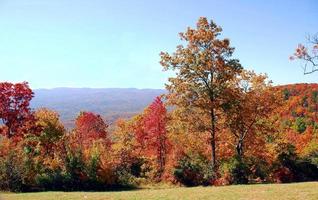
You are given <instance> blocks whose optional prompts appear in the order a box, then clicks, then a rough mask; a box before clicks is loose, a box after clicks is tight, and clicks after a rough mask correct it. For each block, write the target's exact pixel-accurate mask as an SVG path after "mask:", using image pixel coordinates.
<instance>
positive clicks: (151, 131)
mask: <svg viewBox="0 0 318 200" xmlns="http://www.w3.org/2000/svg"><path fill="white" fill-rule="evenodd" d="M143 121H144V132H145V133H146V134H145V135H144V136H145V137H144V138H143V139H144V140H145V143H146V146H147V150H148V151H149V150H154V155H155V156H156V159H157V165H158V177H159V178H160V177H161V175H162V173H163V172H164V168H165V164H166V156H167V150H168V139H167V130H166V125H167V110H166V107H165V105H164V104H163V102H162V101H161V98H160V97H156V99H155V100H154V101H153V102H152V104H150V106H149V107H148V108H147V110H146V112H145V115H144V119H143Z"/></svg>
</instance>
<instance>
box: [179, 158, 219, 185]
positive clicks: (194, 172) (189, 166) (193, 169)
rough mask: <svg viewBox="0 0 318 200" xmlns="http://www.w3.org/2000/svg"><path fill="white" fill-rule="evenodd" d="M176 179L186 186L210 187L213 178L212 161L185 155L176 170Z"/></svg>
mask: <svg viewBox="0 0 318 200" xmlns="http://www.w3.org/2000/svg"><path fill="white" fill-rule="evenodd" d="M173 175H174V177H175V179H176V180H177V181H178V182H180V183H182V184H183V185H185V186H197V185H209V184H210V183H211V180H212V178H213V177H214V176H213V170H212V166H211V164H210V161H209V160H208V159H207V158H206V157H205V156H203V155H200V154H191V155H184V156H183V157H182V158H181V159H180V160H178V163H177V165H176V166H175V168H174V172H173Z"/></svg>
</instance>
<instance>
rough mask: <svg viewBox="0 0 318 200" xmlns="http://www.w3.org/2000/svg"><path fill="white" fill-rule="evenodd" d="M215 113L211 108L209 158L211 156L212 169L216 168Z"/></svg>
mask: <svg viewBox="0 0 318 200" xmlns="http://www.w3.org/2000/svg"><path fill="white" fill-rule="evenodd" d="M215 132H216V131H215V113H214V109H211V141H210V143H211V150H212V152H211V158H212V169H213V171H214V172H215V170H216V155H215V149H216V148H215Z"/></svg>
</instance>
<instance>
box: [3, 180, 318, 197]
mask: <svg viewBox="0 0 318 200" xmlns="http://www.w3.org/2000/svg"><path fill="white" fill-rule="evenodd" d="M0 194H1V197H0V199H1V200H51V199H52V200H104V199H118V200H119V199H191V200H192V199H215V200H221V199H226V200H231V199H233V200H243V199H255V200H264V199H275V200H276V199H284V200H289V199H295V200H298V199H300V200H309V199H312V200H317V199H318V182H308V183H292V184H260V185H236V186H223V187H192V188H185V187H176V188H168V189H140V190H134V191H122V192H38V193H0Z"/></svg>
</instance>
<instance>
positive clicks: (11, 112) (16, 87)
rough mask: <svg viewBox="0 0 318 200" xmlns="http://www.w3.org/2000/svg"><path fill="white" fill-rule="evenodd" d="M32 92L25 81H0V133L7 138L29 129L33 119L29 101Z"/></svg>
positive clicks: (19, 134)
mask: <svg viewBox="0 0 318 200" xmlns="http://www.w3.org/2000/svg"><path fill="white" fill-rule="evenodd" d="M32 98H33V92H32V90H31V89H30V88H29V85H28V83H27V82H22V83H16V84H13V83H8V82H2V83H0V119H1V120H2V123H3V126H1V127H0V133H1V134H2V135H5V136H6V137H8V138H11V137H13V136H17V137H19V136H21V135H22V134H23V133H25V131H26V130H29V129H30V126H31V124H32V123H31V122H32V121H34V117H33V115H32V112H31V109H30V107H29V105H30V101H31V99H32Z"/></svg>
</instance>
